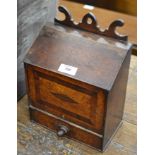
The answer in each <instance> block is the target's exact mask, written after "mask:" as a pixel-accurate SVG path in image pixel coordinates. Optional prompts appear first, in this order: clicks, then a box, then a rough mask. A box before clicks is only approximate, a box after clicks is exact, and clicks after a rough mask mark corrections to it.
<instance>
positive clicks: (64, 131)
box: [57, 125, 69, 137]
mask: <svg viewBox="0 0 155 155" xmlns="http://www.w3.org/2000/svg"><path fill="white" fill-rule="evenodd" d="M59 128H60V129H59V130H58V132H57V136H59V137H62V136H64V135H65V134H67V133H68V131H69V129H68V128H67V127H66V126H63V125H61V126H59Z"/></svg>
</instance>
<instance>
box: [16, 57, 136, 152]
mask: <svg viewBox="0 0 155 155" xmlns="http://www.w3.org/2000/svg"><path fill="white" fill-rule="evenodd" d="M136 84H137V57H135V56H132V57H131V64H130V71H129V79H128V86H127V95H126V102H125V111H124V116H123V125H122V126H121V128H120V129H119V130H118V132H117V133H116V135H115V136H114V138H113V140H112V142H111V143H110V145H109V146H108V148H107V149H106V151H105V152H104V153H100V152H98V151H96V150H94V149H91V148H90V147H87V146H86V145H83V144H80V143H78V142H75V141H72V140H70V139H66V138H57V136H56V134H55V133H54V132H51V131H49V130H47V129H45V128H43V127H41V126H40V125H37V124H34V123H32V122H30V119H29V111H28V100H27V96H25V97H24V98H22V99H21V100H20V101H19V102H18V154H20V155H25V154H30V155H35V154H37V155H42V154H46V155H48V154H59V155H64V154H73V155H114V154H115V155H136V154H137V149H136V148H137V142H136V135H137V120H136V119H137V112H136V109H137V108H136V107H137V106H136V103H137V97H136V95H137V91H136V89H137V86H136Z"/></svg>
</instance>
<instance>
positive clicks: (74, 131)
mask: <svg viewBox="0 0 155 155" xmlns="http://www.w3.org/2000/svg"><path fill="white" fill-rule="evenodd" d="M30 118H31V120H32V121H35V122H36V123H39V124H41V125H43V126H45V127H48V128H49V129H51V130H53V131H54V132H56V133H57V134H58V131H59V130H60V127H61V126H64V127H67V129H68V131H67V132H66V134H64V135H62V137H63V136H64V137H68V138H71V139H75V140H78V141H80V142H83V143H85V144H87V145H89V146H91V147H94V148H96V149H98V150H102V141H103V136H102V135H98V134H96V133H93V132H89V131H88V130H83V129H82V128H78V127H77V126H74V124H69V123H67V122H64V121H63V120H61V119H59V118H57V117H52V116H51V115H48V114H46V113H44V112H41V111H40V110H39V111H38V110H36V109H33V108H32V107H31V108H30Z"/></svg>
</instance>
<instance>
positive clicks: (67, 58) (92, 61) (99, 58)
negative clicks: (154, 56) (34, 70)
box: [25, 29, 128, 90]
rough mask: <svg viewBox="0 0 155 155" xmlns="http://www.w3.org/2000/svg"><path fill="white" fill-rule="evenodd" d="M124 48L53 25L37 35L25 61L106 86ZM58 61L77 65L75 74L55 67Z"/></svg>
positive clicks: (110, 83) (115, 69)
mask: <svg viewBox="0 0 155 155" xmlns="http://www.w3.org/2000/svg"><path fill="white" fill-rule="evenodd" d="M127 51H128V50H127V49H125V48H119V47H117V46H108V45H105V44H103V43H98V42H96V41H93V40H89V39H87V38H84V37H78V36H74V35H71V34H68V33H66V32H60V31H57V30H55V29H53V30H50V33H48V32H46V33H44V34H42V35H41V36H39V37H38V39H37V40H36V42H35V43H34V45H33V46H32V48H31V49H30V51H29V53H28V55H27V56H26V58H25V62H27V63H30V64H32V65H35V66H38V67H41V68H44V69H48V70H50V71H53V72H57V73H60V74H63V75H66V76H68V77H71V78H74V79H77V80H79V81H82V82H86V83H88V84H91V85H95V86H97V87H100V88H103V89H106V90H109V89H110V88H111V86H112V85H113V82H114V80H115V78H116V76H117V73H118V72H119V69H120V67H121V65H122V63H123V61H124V58H125V56H126V54H127ZM61 64H65V65H68V66H72V67H75V68H77V71H76V73H75V75H73V74H69V73H68V72H67V73H64V72H60V71H58V70H59V69H60V65H61ZM69 70H70V68H69Z"/></svg>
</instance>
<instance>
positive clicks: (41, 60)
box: [24, 25, 132, 150]
mask: <svg viewBox="0 0 155 155" xmlns="http://www.w3.org/2000/svg"><path fill="white" fill-rule="evenodd" d="M78 33H79V34H78V35H77V30H76V33H75V29H72V28H67V27H61V26H59V25H57V26H56V25H55V26H53V25H50V26H46V27H45V28H44V30H43V31H42V32H41V34H40V36H39V37H38V38H37V40H36V41H35V43H34V44H33V46H32V48H31V49H30V50H29V53H28V54H27V56H26V58H25V60H24V62H25V72H26V79H27V80H26V81H27V92H28V97H29V106H30V113H31V119H32V120H34V121H36V122H38V123H40V124H42V125H44V126H47V127H48V128H50V129H52V130H54V131H55V132H57V134H58V135H59V136H63V135H66V136H67V137H70V138H73V139H77V140H79V141H82V142H84V143H86V144H88V145H90V146H92V147H94V148H97V149H99V150H104V149H105V146H106V144H107V143H108V142H109V139H110V137H111V136H112V134H113V133H114V131H115V130H116V128H117V126H118V124H119V123H120V122H121V120H122V113H123V106H124V99H125V94H126V82H127V78H128V69H129V62H130V55H131V47H132V45H131V44H129V43H125V42H120V41H117V40H115V39H113V40H112V39H109V38H103V37H102V38H100V36H99V35H95V34H92V33H88V32H84V31H78ZM79 47H80V48H79ZM62 63H63V64H67V65H71V66H74V67H77V68H78V70H77V73H76V75H74V76H72V75H69V74H65V73H62V72H59V71H58V68H59V66H60V64H62ZM60 126H65V128H68V130H67V131H66V130H64V129H63V130H62V128H61V127H60Z"/></svg>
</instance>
